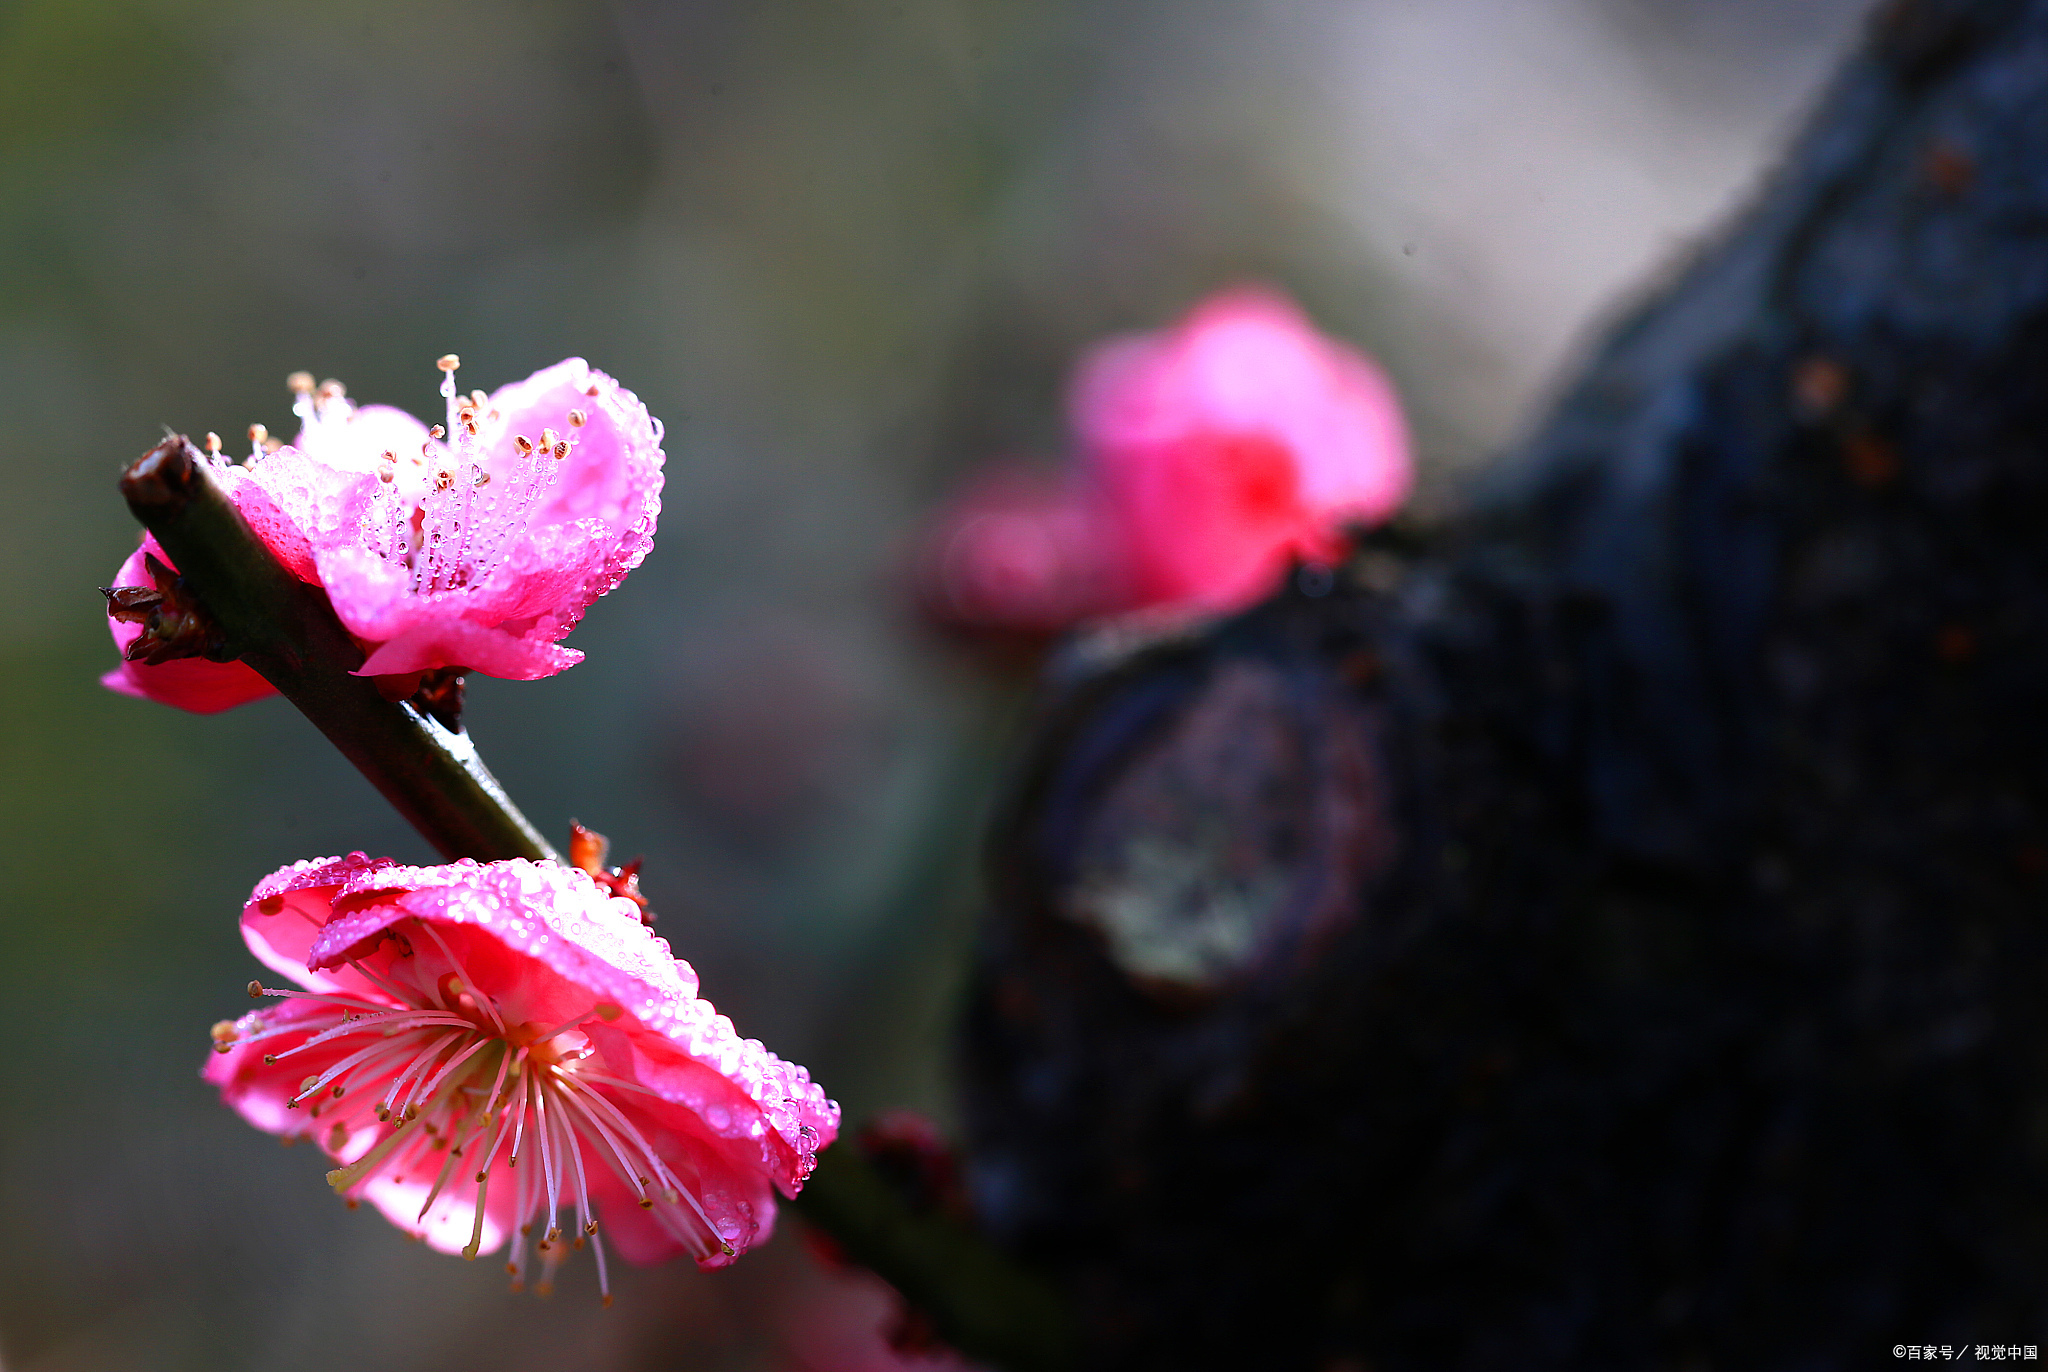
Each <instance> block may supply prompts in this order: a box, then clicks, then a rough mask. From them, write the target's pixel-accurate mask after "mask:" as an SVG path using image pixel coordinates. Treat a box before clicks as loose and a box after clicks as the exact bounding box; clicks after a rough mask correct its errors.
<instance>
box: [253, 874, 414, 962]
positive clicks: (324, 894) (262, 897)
mask: <svg viewBox="0 0 2048 1372" xmlns="http://www.w3.org/2000/svg"><path fill="white" fill-rule="evenodd" d="M397 865H398V864H397V863H396V862H394V861H393V860H392V859H390V858H373V857H371V856H369V855H368V854H367V853H361V852H355V853H350V854H349V855H348V856H346V857H331V858H309V859H305V860H302V861H299V862H294V863H292V864H291V865H290V866H289V867H280V868H278V869H277V870H276V871H275V872H272V873H271V874H270V875H269V876H267V877H265V878H263V880H261V881H259V882H257V883H256V889H255V890H254V891H251V892H250V893H249V899H248V901H247V902H245V903H244V904H243V906H242V939H243V941H244V942H245V943H247V944H248V945H249V951H250V952H252V953H254V954H255V955H256V958H257V961H259V962H261V963H262V964H263V965H264V966H265V967H268V968H270V969H271V970H272V971H273V972H276V973H278V974H279V975H281V976H286V977H290V978H291V979H292V981H294V982H295V983H297V984H298V985H299V986H302V987H304V988H305V989H306V990H308V991H337V990H352V991H353V990H360V989H361V988H362V987H363V985H364V983H363V981H362V979H361V978H360V977H358V976H356V975H355V973H353V972H351V971H348V970H347V969H346V968H337V969H320V968H314V967H311V966H309V965H308V964H307V953H308V950H309V949H311V948H312V947H313V945H314V944H315V943H316V942H317V941H318V940H319V938H320V935H321V931H322V930H323V929H325V927H326V925H327V923H328V920H329V919H330V918H331V917H332V915H333V911H334V899H335V897H336V896H337V895H339V894H340V893H341V891H342V890H343V889H344V888H345V887H346V886H347V885H348V883H349V882H350V881H351V880H352V879H353V878H356V877H359V876H364V875H368V874H373V873H376V872H380V871H384V870H386V869H388V868H393V867H396V866H397Z"/></svg>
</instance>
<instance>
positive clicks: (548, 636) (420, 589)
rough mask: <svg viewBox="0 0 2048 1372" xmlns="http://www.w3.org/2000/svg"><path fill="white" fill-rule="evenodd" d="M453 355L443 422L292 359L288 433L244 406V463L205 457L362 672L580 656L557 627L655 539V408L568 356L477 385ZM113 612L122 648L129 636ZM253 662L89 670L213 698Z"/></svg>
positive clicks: (187, 698) (160, 695) (166, 693)
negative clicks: (285, 437)
mask: <svg viewBox="0 0 2048 1372" xmlns="http://www.w3.org/2000/svg"><path fill="white" fill-rule="evenodd" d="M456 365H457V359H456V358H455V357H453V356H449V357H444V358H442V359H441V362H440V366H441V369H442V373H443V376H442V383H441V394H442V397H443V399H444V400H445V402H446V411H447V413H446V416H445V419H446V422H445V423H444V424H437V425H435V426H434V427H433V428H431V429H429V428H428V427H427V426H426V425H425V424H423V423H421V422H420V421H419V420H417V419H414V418H413V417H412V416H411V415H409V414H406V413H405V412H404V411H402V410H397V409H393V408H391V407H389V406H384V405H367V406H361V407H358V406H356V405H355V404H354V403H353V402H352V401H350V400H349V398H348V396H347V394H346V392H345V390H344V388H343V387H342V386H341V385H340V384H339V383H337V382H332V381H329V382H325V383H322V384H320V385H318V386H316V385H314V383H313V379H312V377H311V376H310V375H308V374H307V373H304V372H300V373H297V374H295V375H294V376H293V377H292V378H291V384H292V388H293V390H294V392H295V393H296V396H297V400H296V403H295V406H294V408H295V410H296V412H297V414H298V416H299V420H300V430H299V434H298V437H297V438H296V439H295V440H294V442H293V443H292V444H291V445H290V446H288V447H276V446H274V445H273V444H270V443H267V442H266V441H265V440H266V435H265V434H264V432H263V430H262V428H261V426H260V425H259V426H255V427H253V428H252V429H251V431H250V433H251V439H252V450H251V452H250V455H249V458H248V460H247V462H246V464H242V465H237V464H233V463H229V462H226V461H224V460H221V459H219V458H218V457H216V459H215V464H216V465H215V474H216V476H217V477H218V478H219V479H220V480H221V482H222V483H223V484H224V485H225V486H226V487H227V490H228V494H229V496H230V498H231V499H232V500H233V501H234V503H235V506H236V508H237V509H239V510H240V511H241V513H242V515H243V517H244V518H246V519H247V520H248V521H249V523H250V525H251V526H252V527H253V528H254V529H255V531H256V533H257V535H258V536H259V537H260V538H261V539H262V540H263V542H264V543H265V544H266V545H267V546H268V547H269V548H270V550H271V551H272V552H273V553H275V554H276V555H277V557H278V559H279V560H280V561H282V562H283V563H284V564H285V565H286V566H287V567H289V568H290V569H291V570H292V572H293V573H295V574H296V575H297V576H298V577H299V578H300V579H301V580H303V581H307V582H310V583H312V584H314V585H317V586H322V587H324V588H325V589H326V591H327V595H328V599H329V600H330V601H331V602H332V603H333V605H334V609H335V613H336V614H337V615H338V616H339V617H340V619H341V622H342V623H343V624H344V625H346V626H347V627H348V630H349V632H350V633H352V634H354V635H355V636H356V638H357V639H358V640H359V641H360V642H361V643H362V644H363V645H364V647H365V649H366V651H367V652H368V660H367V661H365V662H364V663H363V665H362V667H361V668H360V669H359V671H358V675H364V676H379V677H400V678H402V677H405V676H407V675H408V674H411V673H417V672H424V671H429V670H432V669H435V668H443V667H447V668H462V669H467V670H471V671H477V672H481V673H484V674H485V675H487V676H499V677H510V678H513V679H517V680H532V679H534V678H537V677H543V676H551V675H553V674H554V673H556V672H559V671H562V670H563V669H564V668H567V667H571V666H573V665H575V664H576V663H577V662H580V661H581V660H582V658H583V655H582V653H580V652H578V651H576V650H575V649H573V648H565V647H562V646H561V643H560V640H561V639H562V638H564V637H566V636H567V635H568V633H569V631H570V630H571V629H573V628H575V626H576V623H577V621H578V620H579V619H581V618H582V615H583V612H584V611H585V610H587V609H588V608H589V607H590V605H591V604H592V603H593V602H594V601H596V600H597V598H598V597H599V596H602V595H604V594H606V593H607V592H609V591H610V590H611V589H612V588H613V587H615V586H617V585H618V584H619V583H620V582H621V581H623V580H624V579H625V577H626V574H627V573H628V572H629V571H631V570H632V569H633V568H634V567H637V566H638V565H639V564H640V562H641V560H642V559H644V558H645V557H646V555H647V552H648V549H649V548H650V547H651V546H652V543H653V539H654V527H655V521H656V519H657V518H658V516H659V515H660V512H661V485H662V470H661V469H662V461H663V455H662V450H661V441H662V428H661V424H660V421H658V420H656V419H654V418H652V417H651V416H650V415H649V414H648V413H647V409H646V407H645V406H644V405H642V404H641V403H640V401H639V399H638V398H637V397H636V396H634V395H633V393H632V392H631V391H628V390H625V389H624V388H623V387H621V386H620V385H619V384H618V383H617V382H616V381H613V380H612V379H611V378H610V377H608V376H606V375H604V373H602V372H599V371H595V370H593V369H592V368H591V367H590V366H589V364H587V363H586V362H584V361H583V360H582V359H581V358H570V359H569V360H567V361H565V362H561V363H558V364H556V365H555V366H552V367H549V368H547V369H546V370H544V371H541V372H537V373H535V374H534V375H533V376H531V377H529V378H528V379H526V380H525V381H521V382H516V383H514V384H512V385H509V386H505V387H503V388H501V389H500V390H498V391H497V392H496V393H495V394H493V395H485V394H484V393H483V392H481V391H471V392H469V393H468V394H466V395H465V394H463V393H462V392H460V391H459V390H458V389H457V387H456V384H455V372H456ZM210 446H211V445H210ZM157 555H158V557H159V559H160V560H161V552H160V550H159V551H158V553H157ZM134 563H135V559H133V558H131V559H130V564H134ZM132 575H133V571H132V569H131V566H124V567H123V569H122V576H123V577H124V578H126V577H131V576H132ZM123 584H129V585H134V584H140V583H138V582H135V581H126V582H124V583H123ZM114 631H115V640H116V642H117V644H120V645H121V646H122V647H123V648H124V649H125V648H126V647H127V644H128V642H132V641H133V639H134V638H135V636H136V631H135V630H134V628H133V626H127V632H126V635H125V640H124V635H123V626H121V625H119V623H118V622H117V623H116V624H115V626H114ZM249 675H251V674H250V673H249V672H248V669H247V668H246V667H242V666H241V665H240V664H238V663H202V662H197V661H192V660H185V661H180V662H172V663H158V664H155V665H148V664H138V663H134V662H125V663H124V664H123V666H122V668H120V669H118V672H117V673H115V674H110V675H109V677H108V678H105V679H104V680H106V684H108V685H110V686H113V687H114V688H115V689H116V690H123V691H127V692H129V693H130V694H137V695H145V696H149V697H151V698H153V699H159V700H163V701H165V702H166V703H168V704H174V705H185V706H186V707H187V708H200V709H207V708H214V709H219V708H226V706H227V705H228V704H235V703H239V700H238V699H235V697H237V696H240V695H245V694H247V693H251V692H253V693H254V694H263V693H265V692H256V691H255V689H254V687H253V686H252V685H251V684H250V683H249V681H248V680H247V678H248V676H249ZM201 683H210V684H206V685H203V686H202V684H201ZM230 683H235V684H230ZM195 700H196V701H198V702H200V703H199V704H198V705H196V706H194V705H193V704H191V703H190V702H192V701H195Z"/></svg>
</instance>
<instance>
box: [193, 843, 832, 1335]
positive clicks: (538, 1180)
mask: <svg viewBox="0 0 2048 1372" xmlns="http://www.w3.org/2000/svg"><path fill="white" fill-rule="evenodd" d="M242 933H243V937H244V939H246V940H247V942H248V944H249V947H250V950H251V951H252V952H254V953H255V954H256V956H257V957H258V958H259V959H260V960H261V961H262V962H263V963H264V965H265V966H267V967H270V968H271V969H273V970H275V971H276V972H278V973H280V974H281V975H283V976H285V977H288V978H289V979H290V980H291V981H293V982H294V983H296V984H297V986H298V987H299V988H300V989H297V990H266V989H264V988H262V987H261V986H259V985H258V984H257V983H254V982H252V983H250V991H251V994H252V995H262V996H269V997H277V998H279V1000H280V1001H281V1003H279V1004H275V1005H271V1006H267V1007H265V1008H262V1009H258V1010H253V1011H251V1012H250V1013H248V1014H246V1015H244V1016H242V1017H241V1018H240V1019H239V1020H236V1021H233V1022H232V1023H230V1022H227V1021H223V1022H221V1023H220V1024H217V1025H215V1026H214V1046H215V1050H216V1052H217V1053H218V1056H216V1057H215V1058H214V1059H213V1060H212V1061H211V1062H210V1063H209V1064H208V1066H207V1069H206V1073H205V1075H206V1079H207V1080H208V1081H210V1082H213V1083H214V1084H215V1085H217V1086H218V1087H219V1088H220V1090H221V1094H222V1096H223V1097H224V1099H226V1101H227V1102H228V1103H229V1104H230V1105H232V1106H234V1107H235V1109H236V1110H238V1111H240V1112H241V1114H242V1115H243V1117H244V1118H246V1119H247V1120H248V1121H249V1122H250V1123H252V1124H254V1125H256V1126H257V1127H258V1128H260V1129H265V1130H268V1131H270V1132H272V1133H276V1134H282V1135H285V1136H286V1137H288V1138H289V1137H305V1138H311V1139H313V1140H315V1141H316V1142H317V1143H318V1144H319V1146H320V1147H321V1148H322V1149H324V1150H325V1151H326V1152H327V1153H328V1154H329V1155H330V1156H332V1157H333V1158H334V1159H335V1160H336V1161H337V1163H339V1164H340V1165H339V1166H337V1167H335V1168H334V1169H333V1170H332V1171H330V1172H329V1173H328V1174H327V1179H328V1182H329V1183H330V1184H331V1185H332V1186H333V1187H334V1189H335V1191H336V1192H337V1193H339V1194H340V1195H342V1196H344V1197H346V1198H348V1199H349V1202H350V1204H351V1205H353V1204H354V1203H355V1201H356V1199H357V1198H359V1197H360V1198H363V1199H367V1200H369V1201H370V1202H371V1203H372V1204H373V1205H375V1206H376V1207H377V1208H378V1209H380V1210H382V1211H383V1212H384V1214H385V1216H386V1217H387V1218H389V1219H390V1220H391V1221H392V1223H394V1224H396V1225H398V1226H399V1227H400V1228H402V1229H404V1230H406V1231H407V1232H409V1233H413V1234H415V1235H417V1236H419V1237H421V1238H423V1239H424V1240H425V1241H426V1242H427V1243H429V1244H430V1245H432V1246H433V1247H435V1248H438V1249H441V1250H442V1251H444V1252H454V1251H457V1250H460V1251H462V1252H463V1253H464V1254H465V1255H466V1256H470V1257H474V1256H475V1255H476V1254H477V1253H479V1252H490V1251H493V1250H495V1249H496V1248H497V1247H498V1245H499V1244H501V1243H502V1242H504V1241H505V1239H506V1238H507V1237H508V1236H509V1237H510V1238H511V1240H512V1251H511V1254H510V1258H509V1261H508V1263H507V1270H508V1271H509V1272H510V1273H511V1275H512V1277H513V1279H514V1282H515V1284H519V1283H524V1281H525V1280H526V1279H527V1277H528V1275H529V1274H530V1272H531V1271H532V1266H531V1265H530V1263H529V1259H528V1256H527V1251H526V1248H527V1241H528V1239H529V1238H530V1239H532V1240H534V1243H535V1252H536V1259H537V1262H538V1264H539V1268H540V1271H539V1276H540V1280H541V1282H542V1283H543V1285H545V1284H546V1283H548V1282H551V1281H552V1279H553V1275H554V1272H555V1269H556V1268H557V1267H558V1266H559V1265H560V1263H561V1262H562V1260H563V1259H564V1258H565V1257H566V1256H567V1254H568V1252H569V1251H571V1250H574V1249H579V1248H582V1247H583V1246H584V1245H585V1243H586V1242H588V1243H589V1244H590V1246H591V1247H592V1248H593V1249H594V1251H595V1255H596V1259H597V1270H598V1281H599V1284H600V1287H601V1288H602V1289H606V1290H607V1291H608V1289H609V1287H608V1278H607V1277H606V1275H605V1256H604V1244H603V1240H604V1239H608V1240H610V1242H611V1243H612V1244H614V1245H615V1246H616V1247H617V1249H618V1251H619V1252H620V1253H622V1254H623V1255H624V1256H625V1257H626V1258H627V1259H628V1260H629V1261H633V1262H641V1263H646V1262H658V1261H661V1260H664V1259H667V1258H671V1257H675V1256H677V1255H679V1254H684V1253H687V1254H689V1255H690V1256H691V1257H693V1258H695V1259H696V1260H697V1263H698V1265H699V1266H701V1267H707V1268H708V1267H721V1266H724V1265H726V1264H727V1263H730V1262H731V1261H732V1260H733V1259H734V1258H735V1257H736V1256H737V1255H739V1254H740V1253H743V1252H745V1251H746V1250H747V1249H748V1248H750V1247H752V1246H754V1245H756V1244H758V1243H761V1242H763V1241H765V1240H766V1239H767V1237H768V1236H769V1234H770V1232H771V1231H772V1229H773V1226H774V1221H775V1193H776V1192H777V1191H780V1192H781V1193H782V1194H783V1195H785V1196H793V1195H795V1194H796V1192H797V1191H798V1190H799V1189H800V1188H801V1187H802V1186H803V1184H804V1181H805V1180H806V1179H807V1178H808V1177H809V1175H810V1172H811V1168H812V1167H813V1166H814V1159H815V1155H816V1153H817V1150H819V1149H820V1148H823V1147H825V1146H826V1145H828V1144H830V1143H831V1142H832V1140H833V1139H834V1138H835V1137H836V1136H837V1134H838V1130H839V1106H838V1105H837V1104H836V1103H835V1102H833V1101H831V1100H828V1099H826V1097H825V1095H824V1093H823V1092H822V1091H821V1090H820V1089H819V1088H818V1086H817V1085H816V1084H815V1083H813V1082H812V1081H811V1079H810V1075H809V1074H808V1073H807V1072H806V1071H805V1070H804V1069H803V1068H802V1067H798V1066H796V1065H794V1064H791V1063H787V1062H784V1061H783V1060H782V1059H780V1058H778V1057H776V1056H775V1055H774V1054H773V1053H770V1052H769V1051H768V1050H767V1049H765V1048H763V1047H762V1046H761V1044H760V1043H758V1042H756V1041H755V1040H753V1039H742V1038H740V1037H739V1036H738V1034H737V1033H735V1032H734V1030H733V1027H732V1024H731V1022H730V1021H729V1020H727V1019H726V1018H725V1017H724V1016H722V1015H720V1014H718V1013H717V1011H716V1010H714V1009H713V1008H712V1006H711V1004H710V1003H709V1002H708V1001H705V1000H702V999H700V998H699V997H698V995H697V978H696V974H695V973H694V972H693V971H691V969H690V966H689V964H688V963H686V962H683V961H681V960H680V959H678V958H676V957H674V956H673V955H672V954H671V953H670V951H669V946H668V944H667V942H666V941H665V940H662V939H660V938H657V937H656V936H655V935H654V934H653V932H652V931H651V930H649V929H648V928H647V927H646V926H645V925H644V924H643V923H642V922H641V919H640V914H639V910H638V908H637V907H636V906H635V905H634V904H633V902H632V901H631V900H628V899H626V898H624V897H619V896H613V895H611V894H609V893H608V892H607V891H606V890H605V889H604V888H602V887H601V886H599V885H598V884H596V883H594V882H593V881H592V880H591V879H590V877H589V876H588V875H586V874H585V873H583V872H581V871H578V870H575V869H573V868H568V867H562V866H558V865H557V864H554V863H551V862H541V863H534V862H527V861H524V860H515V861H510V862H494V863H490V864H487V865H479V864H477V863H475V862H471V861H468V860H464V861H461V862H456V863H451V864H448V865H445V866H439V867H402V866H399V865H398V864H396V863H395V862H393V861H392V860H390V859H388V858H377V859H374V860H373V859H370V858H368V857H366V856H364V855H363V854H362V853H352V854H350V855H349V856H347V857H344V858H328V859H321V860H316V861H309V862H300V863H295V864H294V865H292V866H290V867H286V868H283V869H281V870H279V871H277V872H274V873H272V874H271V875H270V876H268V877H266V878H264V879H263V881H261V882H260V883H258V884H257V886H256V889H255V891H254V892H252V893H251V895H250V897H249V900H248V903H247V904H246V905H245V906H244V907H243V909H242ZM564 1211H567V1212H568V1214H567V1215H566V1216H565V1215H564V1214H563V1212H564ZM600 1216H601V1217H602V1221H603V1236H602V1239H600V1237H599V1231H598V1224H599V1220H600ZM606 1298H607V1300H609V1295H607V1297H606Z"/></svg>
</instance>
